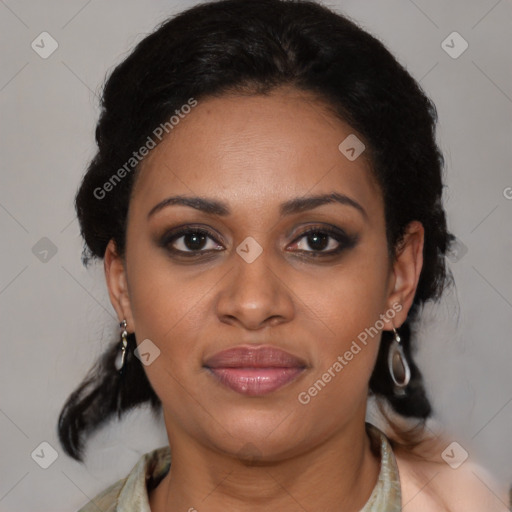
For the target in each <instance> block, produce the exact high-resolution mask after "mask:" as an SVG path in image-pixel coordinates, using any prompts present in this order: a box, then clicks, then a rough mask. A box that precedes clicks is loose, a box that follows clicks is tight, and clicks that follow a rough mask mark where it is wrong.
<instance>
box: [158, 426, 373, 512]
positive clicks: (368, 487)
mask: <svg viewBox="0 0 512 512" xmlns="http://www.w3.org/2000/svg"><path fill="white" fill-rule="evenodd" d="M173 432H174V434H175V433H176V432H177V431H176V430H174V429H173ZM170 440H171V442H170V446H171V447H175V448H173V449H172V463H171V468H170V471H169V473H168V474H167V475H166V477H165V478H164V479H163V480H162V481H161V482H160V484H159V485H158V487H157V488H156V489H154V490H153V492H152V493H151V494H150V507H151V511H152V512H163V511H165V512H177V511H190V512H194V510H197V511H198V512H201V511H204V510H208V512H220V511H222V512H224V511H225V510H226V509H227V510H237V511H240V512H257V511H263V510H265V511H266V510H269V509H271V510H280V511H283V512H291V511H294V512H296V511H303V510H325V511H329V512H330V511H332V512H334V511H339V510H344V511H347V512H349V511H353V512H358V511H359V510H361V508H362V507H363V506H364V504H365V503H366V501H367V500H368V498H369V497H370V494H371V492H372V490H373V487H374V486H375V484H376V482H377V478H378V474H379V470H380V460H379V458H378V457H377V456H376V455H375V454H374V453H373V451H372V449H371V445H370V440H369V438H368V435H367V433H366V430H365V428H364V417H363V418H362V419H360V420H359V421H358V422H352V423H351V424H350V425H347V426H346V427H345V428H344V429H342V430H340V431H339V432H336V433H335V435H333V436H332V437H331V438H329V439H327V440H325V441H324V442H323V443H322V445H321V446H315V447H314V449H311V450H309V451H307V452H305V453H302V454H300V455H297V456H293V457H290V458H287V459H284V460H278V461H266V462H265V461H255V462H253V463H250V462H245V463H244V462H242V461H240V460H239V459H237V458H234V457H229V456H226V455H225V454H219V453H218V452H216V451H213V450H207V449H205V447H204V446H203V445H199V444H198V443H196V442H194V440H192V439H191V438H189V437H187V438H186V440H187V442H183V441H184V440H185V439H184V438H181V436H180V437H179V439H178V441H179V442H172V440H173V438H171V437H170Z"/></svg>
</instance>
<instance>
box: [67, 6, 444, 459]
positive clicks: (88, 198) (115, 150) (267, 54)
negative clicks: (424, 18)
mask: <svg viewBox="0 0 512 512" xmlns="http://www.w3.org/2000/svg"><path fill="white" fill-rule="evenodd" d="M279 86H291V87H294V88H296V89H298V90H302V91H308V92H310V93H313V94H315V96H316V97H317V98H319V99H321V100H323V101H324V103H326V104H327V105H329V106H330V108H331V109H332V111H333V112H334V113H335V114H336V115H338V116H339V117H340V118H341V119H342V120H344V121H346V122H347V123H348V124H349V125H350V126H351V127H352V128H353V129H354V130H356V131H357V132H358V134H360V135H361V137H362V138H363V140H364V144H365V145H366V154H367V155H369V158H370V162H371V164H372V172H373V174H374V177H375V178H376V180H377V182H378V184H379V185H380V188H381V191H382V194H383V199H384V204H385V221H386V237H387V243H388V250H389V254H390V256H391V257H394V256H395V254H396V250H397V248H398V247H399V246H400V243H401V241H403V235H404V233H405V229H406V226H407V225H408V224H409V223H410V222H411V221H413V220H417V221H420V222H421V223H422V224H423V226H424V229H425V242H424V248H423V268H422V271H421V275H420V279H419V283H418V287H417V290H416V294H415V297H414V301H413V305H412V307H411V309H410V311H409V314H408V318H407V321H406V322H405V323H404V324H403V325H402V326H401V328H400V329H399V334H400V337H401V339H402V344H403V347H404V350H405V353H406V355H407V357H408V361H409V363H410V366H411V373H412V376H411V381H410V383H409V385H408V387H407V392H406V394H405V396H396V395H395V394H394V391H393V383H392V381H391V378H390V376H389V373H388V371H387V366H386V354H387V351H388V348H389V343H390V342H391V340H392V333H391V332H389V331H383V333H382V341H381V346H380V351H379V354H378V357H377V363H376V366H375V369H374V372H373V374H372V376H371V380H370V392H371V393H373V394H374V395H376V396H377V397H382V398H385V399H387V401H388V403H389V404H390V405H391V407H392V409H393V410H394V411H395V412H396V413H398V414H400V415H402V416H404V417H408V418H417V419H419V420H420V423H421V422H423V423H424V421H425V420H426V418H428V417H429V416H430V415H431V413H432V410H431V405H430V402H429V400H428V397H427V395H426V392H425V388H424V385H423V381H422V377H421V373H420V371H419V370H418V368H417V366H416V364H415V363H414V361H413V358H412V350H411V337H412V336H411V334H412V333H411V328H410V325H409V324H410V322H411V321H412V320H414V318H415V317H416V316H417V315H418V311H419V307H420V306H421V305H422V304H423V303H425V302H426V301H428V300H437V299H438V298H440V296H441V294H442V292H443V289H444V288H445V287H446V286H447V285H448V284H449V282H451V281H452V280H453V279H452V276H451V273H450V272H449V270H448V269H447V267H446V261H445V253H446V252H447V251H448V250H449V248H450V244H451V242H452V241H453V239H454V237H453V235H451V234H450V233H449V232H448V231H447V224H446V216H445V212H444V209H443V205H442V192H443V180H442V169H443V166H444V159H443V156H442V154H441V152H440V150H439V148H438V146H437V144H436V141H435V127H436V122H437V112H436V108H435V105H434V104H433V103H432V102H431V100H430V99H429V98H428V97H427V96H426V94H425V93H424V91H423V90H422V89H421V87H420V86H419V84H418V83H417V82H416V81H415V80H414V79H413V78H412V77H411V75H410V74H409V73H408V72H407V71H406V69H405V68H404V67H403V66H402V65H400V64H399V63H398V62H397V60H396V59H395V58H394V57H393V56H392V55H391V53H390V52H389V51H388V50H387V49H386V47H385V46H384V45H383V44H382V43H381V42H380V41H378V40H377V39H376V38H375V37H373V36H372V35H370V34H369V33H368V32H366V31H364V30H362V29H361V28H360V27H359V26H358V25H357V24H356V23H355V22H354V21H352V20H350V19H349V18H347V17H346V16H343V15H341V14H337V13H335V12H333V11H331V10H329V9H328V8H326V7H323V6H321V5H319V4H317V3H315V2H312V1H291V0H221V1H213V2H208V3H202V4H199V5H196V6H194V7H193V8H190V9H188V10H186V11H184V12H182V13H181V14H179V15H177V16H176V17H173V18H171V19H168V20H166V21H165V22H164V23H162V24H161V25H160V26H159V27H158V28H157V29H156V30H155V31H154V32H153V33H151V34H150V35H148V36H147V37H145V38H144V39H143V40H142V41H141V42H140V43H139V44H137V46H136V47H135V49H134V50H133V51H132V52H131V54H130V55H129V56H128V57H127V58H126V59H125V60H124V61H123V62H122V63H121V64H119V65H118V66H117V67H116V68H115V69H114V70H113V71H112V73H111V74H110V77H109V78H108V80H107V81H106V83H105V85H104V88H103V96H102V101H101V115H100V119H99V122H98V124H97V128H96V142H97V146H98V150H97V153H96V155H95V156H94V158H93V159H92V161H91V162H90V164H89V167H88V169H87V171H86V173H85V175H84V177H83V180H82V183H81V186H80V188H79V190H78V193H77V195H76V211H77V215H78V220H79V222H80V227H81V234H82V236H83V238H84V240H85V247H84V252H83V255H82V260H83V262H84V264H86V265H87V263H88V262H89V261H90V260H91V259H93V258H103V256H104V253H105V249H106V246H107V244H108V242H109V241H110V240H111V239H113V240H114V242H115V244H116V247H117V250H118V252H119V254H120V255H121V256H122V255H124V249H125V230H126V217H127V211H128V205H129V201H130V194H131V191H132V188H133V184H134V180H135V179H136V176H137V169H138V166H137V165H134V166H133V171H132V172H126V173H125V174H126V175H125V176H124V175H123V179H121V180H119V182H116V183H115V187H113V190H112V191H111V192H110V193H109V194H108V197H107V198H99V194H98V190H100V189H101V187H103V186H104V184H105V183H107V182H108V181H109V179H111V178H112V176H113V174H114V173H115V172H116V170H117V169H120V168H121V167H122V166H123V165H124V164H125V163H126V162H127V161H129V160H130V158H131V157H132V156H133V152H134V151H136V150H137V149H138V148H140V147H141V146H143V145H144V143H145V141H147V139H148V136H149V135H151V134H152V133H153V131H154V129H155V127H157V126H158V125H160V124H161V123H164V122H166V121H167V120H168V119H169V118H170V116H172V115H173V114H174V113H175V112H176V110H177V109H179V108H180V107H181V106H182V105H184V104H186V103H187V102H188V101H189V100H190V98H195V99H196V101H200V100H201V99H202V98H207V97H209V96H210V97H211V96H220V95H222V94H225V93H227V92H239V93H246V94H247V93H249V94H267V93H269V92H270V91H272V90H273V89H275V88H276V87H279ZM125 169H126V167H125ZM128 170H130V169H128ZM128 341H129V350H128V352H127V354H128V359H127V362H126V370H125V372H124V373H123V374H119V373H118V372H116V370H115V368H114V360H115V357H116V353H117V351H118V346H119V341H116V342H115V343H113V344H112V345H111V346H110V347H109V348H108V350H107V351H106V352H105V354H104V355H103V356H102V357H101V358H100V359H99V361H98V362H97V363H96V365H95V366H94V367H93V368H92V369H91V370H90V372H89V374H88V375H87V376H86V378H85V380H84V381H83V382H82V383H81V385H80V386H79V387H78V389H77V390H76V391H74V392H73V393H72V394H71V396H70V397H69V398H68V400H67V402H66V403H65V405H64V407H63V409H62V411H61V414H60V417H59V423H58V434H59V439H60V442H61V444H62V446H63V447H64V449H65V451H66V452H67V453H68V454H69V455H70V456H72V457H74V458H75V459H77V460H82V452H83V447H84V442H85V438H86V437H87V436H88V435H89V434H90V433H91V432H92V431H93V430H94V429H96V428H97V427H99V426H100V425H101V424H102V423H104V422H105V421H107V420H108V419H110V418H112V417H113V416H114V415H115V414H117V416H118V417H121V416H122V414H123V413H124V412H126V411H127V410H129V409H130V408H132V407H134V406H137V405H139V404H143V403H146V402H149V403H150V404H151V406H152V409H153V411H154V412H158V411H159V410H160V408H161V403H160V400H159V398H158V397H157V395H156V394H155V392H154V390H153V389H152V387H151V385H150V383H149V381H148V379H147V378H146V374H145V372H144V369H143V366H142V364H141V363H140V361H139V360H138V359H137V358H135V357H134V355H133V349H134V348H135V347H136V340H135V335H134V334H131V335H129V338H128Z"/></svg>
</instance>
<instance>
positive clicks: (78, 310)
mask: <svg viewBox="0 0 512 512" xmlns="http://www.w3.org/2000/svg"><path fill="white" fill-rule="evenodd" d="M194 3H195V2H184V1H181V2H177V1H170V0H168V1H163V0H152V1H146V2H143V1H142V0H130V1H121V0H110V1H108V2H106V1H99V0H98V1H94V0H93V1H84V0H73V1H63V0H60V1H57V0H55V1H39V2H33V1H32V2H30V1H26V0H0V39H1V58H2V66H1V70H0V105H1V120H2V122H1V137H0V141H1V159H0V165H1V171H0V177H1V187H0V225H1V230H2V231H1V233H2V250H1V254H2V262H1V265H0V315H1V316H0V325H1V329H2V335H1V343H2V352H1V357H0V365H1V373H0V389H1V397H0V432H1V447H0V450H1V454H2V455H1V462H0V464H1V467H0V510H1V511H9V512H15V511H49V510H52V511H55V512H58V511H71V510H76V509H77V508H79V506H81V505H83V504H84V503H85V502H86V501H87V500H88V497H93V496H94V495H96V494H97V493H98V492H99V491H101V490H103V489H104V488H105V487H106V486H107V485H109V484H110V483H112V482H114V481H115V480H117V479H118V478H121V477H124V476H125V475H126V474H127V473H128V471H129V470H130V469H131V467H132V466H133V464H135V462H136V461H137V460H138V458H139V457H140V455H141V454H142V453H145V452H146V451H149V450H151V449H153V448H155V447H158V446H162V445H164V444H165V443H166V437H165V433H164V430H163V427H162V424H161V423H154V422H153V421H152V420H151V417H150V415H149V413H148V411H146V410H144V408H142V409H140V410H137V411H134V412H133V413H130V415H129V416H127V417H126V419H125V420H124V421H123V422H122V423H120V424H111V425H110V426H109V427H108V428H106V429H103V430H102V431H100V432H99V433H98V434H97V435H95V436H94V438H93V439H92V441H91V443H90V445H89V448H90V449H89V452H88V457H87V460H86V465H85V466H84V465H80V464H78V463H76V462H74V461H73V460H71V459H70V458H69V457H67V456H66V455H65V454H64V453H63V452H62V450H61V448H60V445H59V444H58V441H57V438H56V429H55V426H56V420H57V416H58V413H59V411H60V408H61V406H62V404H63V402H64V400H65V399H66V398H67V396H68V394H69V393H70V392H71V391H72V390H73V389H74V388H75V386H76V385H77V384H78V383H79V381H80V380H81V379H82V377H83V376H84V374H85V372H86V370H87V369H88V368H89V367H90V365H91V364H92V363H93V361H95V359H96V358H97V356H98V355H99V354H100V353H101V352H102V348H103V346H104V344H105V343H106V341H107V340H110V339H112V338H113V337H116V336H117V332H118V331H117V324H116V317H115V315H114V311H113V309H112V307H111V305H110V302H109V300H108V295H107V292H106V287H105V284H104V280H103V269H102V265H101V264H97V265H95V266H93V267H91V268H90V269H89V270H86V269H84V268H83V267H82V266H81V262H80V253H81V240H80V238H79V233H78V224H77V221H76V218H75V215H74V211H73V205H72V201H73V196H74V193H75V190H76V188H77V186H78V183H79V179H80V177H81V175H82V173H83V171H84V169H85V166H86V165H87V163H88V160H89V159H90V158H91V156H92V155H93V152H94V141H93V134H94V127H95V122H96V119H97V115H98V99H97V94H98V93H99V91H100V86H101V84H102V82H103V79H104V76H105V73H106V72H107V71H108V70H110V69H112V67H113V66H114V65H115V64H116V63H118V62H120V61H121V60H122V59H123V57H124V56H126V54H127V52H128V51H129V49H130V48H132V47H133V45H134V44H135V43H136V42H138V41H139V40H140V39H141V38H142V37H144V35H145V34H147V33H148V32H149V31H151V30H152V28H153V27H154V26H155V25H156V24H157V23H159V22H160V21H162V20H163V19H164V18H165V17H166V16H168V15H170V14H173V13H175V12H178V11H179V10H181V9H182V8H184V7H187V6H191V5H192V4H194ZM327 5H330V6H333V7H336V8H337V9H340V10H342V11H344V12H345V13H346V14H348V15H349V16H351V17H352V18H354V19H355V20H356V21H358V22H359V23H360V24H361V25H362V26H363V27H364V28H366V29H367V30H369V31H370V32H372V33H373V34H374V35H376V36H377V37H379V38H380V39H381V40H382V41H383V42H384V43H385V44H386V45H387V46H388V47H389V49H390V50H391V51H392V52H393V53H394V54H395V55H396V56H397V58H398V59H399V60H400V61H401V62H402V63H403V64H404V65H405V66H406V67H407V68H408V70H409V71H410V73H411V74H412V75H413V76H414V77H415V78H416V79H417V80H419V81H420V82H421V85H422V86H423V87H424V89H425V90H426V92H427V93H428V94H429V95H430V96H431V98H432V99H433V100H434V102H435V103H436V105H437V108H438V112H439V118H440V122H439V128H438V138H439V142H440V145H441V148H442V150H443V152H444V154H445V158H446V168H447V181H446V182H447V185H448V189H447V193H446V197H445V205H446V208H447V212H448V220H449V228H450V230H451V231H452V232H454V233H455V234H456V235H457V237H458V238H459V240H460V245H459V250H458V251H457V254H455V255H454V256H453V257H452V258H451V259H452V261H451V263H450V265H451V268H452V271H453V273H454V276H455V280H456V283H457V288H456V290H454V291H453V292H452V293H450V294H448V295H447V296H446V297H445V299H444V300H443V301H442V302H441V303H439V304H437V305H434V306H430V307H428V308H427V309H426V310H425V314H424V317H423V320H422V322H421V324H420V326H419V327H420V335H419V338H420V339H419V348H418V354H417V359H418V363H419V365H420V368H421V369H422V370H423V372H424V376H425V379H426V383H427V386H428V389H429V392H430V395H431V397H432V401H433V405H434V407H435V409H436V411H437V419H438V421H440V422H441V423H442V424H444V425H445V426H446V427H447V428H448V429H449V431H450V432H451V438H452V439H453V440H456V441H457V442H459V443H460V444H461V446H463V447H464V448H465V449H466V450H467V451H468V452H469V454H470V458H471V459H472V460H475V461H478V462H480V463H481V464H483V465H484V466H486V467H487V468H489V469H490V470H491V471H492V472H493V473H494V474H495V476H496V477H497V478H499V479H503V480H505V481H508V482H512V442H511V441H510V433H511V432H512V428H511V427H512V403H511V402H512V379H511V371H510V362H511V360H512V344H511V342H510V341H511V336H510V332H511V327H512V321H511V319H512V272H511V264H512V261H511V257H510V254H511V253H512V228H511V222H510V221H511V218H512V199H511V198H512V189H511V188H508V187H512V173H511V171H510V164H511V161H512V158H511V156H512V155H511V153H512V150H511V147H512V144H511V143H512V139H511V131H512V130H511V119H512V69H511V57H510V48H511V47H512V30H511V27H512V23H511V22H512V1H511V0H500V1H497V0H472V1H464V0H451V1H449V2H447V1H445V0H435V1H426V0H414V1H412V0H385V1H382V0H381V1H376V0H375V1H374V0H362V1H361V0H360V1H355V0H354V1H341V0H340V1H338V2H335V1H332V2H330V3H329V4H327ZM43 31H47V32H49V33H50V34H51V35H52V37H53V38H54V39H55V40H56V41H57V42H58V44H59V47H58V49H57V50H56V51H55V53H53V54H52V55H51V56H50V57H49V58H47V59H42V58H41V57H40V56H39V55H38V54H37V53H36V52H35V51H34V50H33V49H32V48H31V43H32V41H33V40H34V39H36V37H37V36H38V35H39V34H40V33H41V32H43ZM453 31H457V32H459V33H460V34H461V35H462V37H463V38H464V39H465V40H466V41H467V42H468V44H469V47H468V49H467V50H466V51H465V52H464V53H463V54H462V55H460V56H459V57H458V58H456V59H454V58H452V57H450V56H449V55H448V54H447V53H446V52H445V51H444V50H443V48H442V47H441V43H442V41H443V40H445V38H446V37H447V36H448V35H449V34H451V33H452V32H453ZM457 44H458V43H457ZM43 237H47V238H48V239H49V240H50V241H51V243H52V244H53V245H54V246H55V248H56V250H57V252H56V254H54V255H52V253H51V252H49V253H48V255H46V260H47V261H41V259H43V260H44V259H45V255H44V253H42V252H41V250H42V249H41V247H42V248H43V249H44V248H45V247H47V246H48V242H47V241H43V242H39V245H37V246H36V249H34V250H33V247H34V246H35V245H36V243H38V241H39V240H40V239H41V238H43ZM41 244H42V245H41ZM45 244H46V245H45ZM34 253H35V254H34ZM43 441H46V442H48V443H50V445H52V446H53V447H54V448H55V449H56V450H57V452H58V458H57V460H56V461H55V462H54V463H53V464H52V465H51V466H50V467H49V468H48V469H42V468H41V467H39V465H38V464H36V462H35V461H34V460H33V459H32V458H31V453H32V452H33V451H34V450H35V449H36V447H38V446H39V445H40V443H41V442H43ZM47 453H48V452H47Z"/></svg>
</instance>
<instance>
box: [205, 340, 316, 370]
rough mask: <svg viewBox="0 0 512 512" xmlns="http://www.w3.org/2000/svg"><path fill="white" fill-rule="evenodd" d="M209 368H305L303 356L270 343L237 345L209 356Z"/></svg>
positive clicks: (206, 364)
mask: <svg viewBox="0 0 512 512" xmlns="http://www.w3.org/2000/svg"><path fill="white" fill-rule="evenodd" d="M204 366H206V367H208V368H305V367H306V366H307V365H306V363H305V361H304V360H302V359H301V358H299V357H297V356H294V355H293V354H290V353H289V352H286V351H284V350H281V349H279V348H276V347H273V346H269V345H258V346H237V347H233V348H229V349H226V350H222V351H221V352H217V353H216V354H214V355H213V356H212V357H210V358H208V359H207V360H206V361H205V363H204Z"/></svg>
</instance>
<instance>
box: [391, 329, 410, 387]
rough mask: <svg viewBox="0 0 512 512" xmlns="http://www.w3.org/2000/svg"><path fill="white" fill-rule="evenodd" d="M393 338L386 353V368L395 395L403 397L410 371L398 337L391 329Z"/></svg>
mask: <svg viewBox="0 0 512 512" xmlns="http://www.w3.org/2000/svg"><path fill="white" fill-rule="evenodd" d="M393 333H394V335H395V338H394V339H393V341H392V343H391V345H390V347H389V352H388V368H389V373H390V375H391V378H392V379H393V382H394V384H395V393H396V394H397V395H405V388H406V387H407V384H409V381H410V380H411V369H410V368H409V364H408V363H407V358H406V357H405V354H404V349H403V348H402V345H400V336H399V335H398V333H397V332H396V329H395V328H394V327H393Z"/></svg>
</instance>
